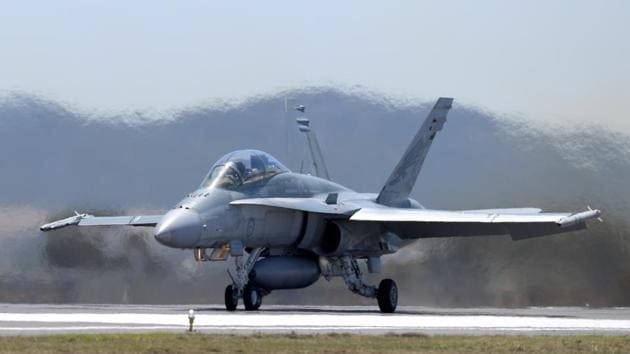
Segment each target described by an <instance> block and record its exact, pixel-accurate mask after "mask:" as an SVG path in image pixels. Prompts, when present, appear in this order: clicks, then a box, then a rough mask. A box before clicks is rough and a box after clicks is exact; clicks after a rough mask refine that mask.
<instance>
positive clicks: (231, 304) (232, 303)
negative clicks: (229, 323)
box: [225, 285, 238, 311]
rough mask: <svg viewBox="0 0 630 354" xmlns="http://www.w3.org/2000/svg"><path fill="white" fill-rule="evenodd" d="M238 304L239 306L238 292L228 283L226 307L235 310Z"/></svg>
mask: <svg viewBox="0 0 630 354" xmlns="http://www.w3.org/2000/svg"><path fill="white" fill-rule="evenodd" d="M236 306H238V293H237V292H236V291H235V290H234V287H232V285H228V286H227V287H226V288H225V309H226V310H228V311H235V310H236Z"/></svg>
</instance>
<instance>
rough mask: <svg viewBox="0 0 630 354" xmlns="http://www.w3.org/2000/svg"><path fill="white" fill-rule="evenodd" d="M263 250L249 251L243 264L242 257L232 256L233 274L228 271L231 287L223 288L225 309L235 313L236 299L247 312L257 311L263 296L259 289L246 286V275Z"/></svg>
mask: <svg viewBox="0 0 630 354" xmlns="http://www.w3.org/2000/svg"><path fill="white" fill-rule="evenodd" d="M263 250H264V248H256V249H254V250H252V251H251V253H250V254H249V256H248V257H247V261H246V262H243V256H242V253H241V255H236V256H234V265H235V274H233V273H232V272H231V271H230V270H228V275H229V276H230V278H231V279H232V285H228V286H227V287H226V288H225V309H226V310H228V311H235V310H236V307H237V306H238V299H239V298H242V299H243V304H244V305H245V309H246V310H247V311H253V310H258V308H259V307H260V304H262V298H263V294H262V292H261V291H260V290H259V289H256V288H255V287H253V286H250V285H248V284H247V282H248V281H249V279H248V274H249V272H250V271H251V270H252V268H253V267H254V264H255V263H256V261H257V260H258V257H260V254H261V253H262V251H263Z"/></svg>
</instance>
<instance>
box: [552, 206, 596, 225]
mask: <svg viewBox="0 0 630 354" xmlns="http://www.w3.org/2000/svg"><path fill="white" fill-rule="evenodd" d="M601 215H602V212H601V210H598V209H594V210H593V209H590V208H589V210H587V211H583V212H581V213H576V214H573V215H569V216H566V217H564V218H562V219H560V220H559V221H558V225H560V227H569V226H573V225H575V224H579V223H581V222H584V221H586V220H588V219H593V218H598V219H599V220H600V221H601V218H600V216H601Z"/></svg>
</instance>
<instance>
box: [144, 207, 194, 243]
mask: <svg viewBox="0 0 630 354" xmlns="http://www.w3.org/2000/svg"><path fill="white" fill-rule="evenodd" d="M201 230H202V223H201V218H200V217H199V214H198V213H197V212H196V211H193V210H190V209H182V208H179V209H173V210H171V211H169V212H168V213H166V214H165V215H164V216H163V217H162V220H160V223H159V224H158V225H157V226H156V227H155V239H156V240H157V241H158V242H159V243H161V244H163V245H165V246H169V247H175V248H193V247H195V245H196V243H197V242H198V241H199V238H200V237H201Z"/></svg>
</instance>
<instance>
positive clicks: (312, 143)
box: [295, 106, 330, 180]
mask: <svg viewBox="0 0 630 354" xmlns="http://www.w3.org/2000/svg"><path fill="white" fill-rule="evenodd" d="M298 110H299V111H300V112H304V106H299V107H298ZM295 121H296V122H297V124H298V128H299V130H300V131H301V132H302V133H304V134H305V135H306V142H307V143H308V149H309V151H310V153H311V161H312V162H313V170H314V172H315V175H316V176H317V177H321V178H325V179H327V180H330V175H329V174H328V168H326V162H324V156H323V154H322V150H321V149H320V148H319V142H318V141H317V136H316V135H315V133H314V132H313V131H312V130H311V127H310V121H309V119H308V118H305V117H300V118H297V119H296V120H295ZM300 172H302V171H301V168H300Z"/></svg>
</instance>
